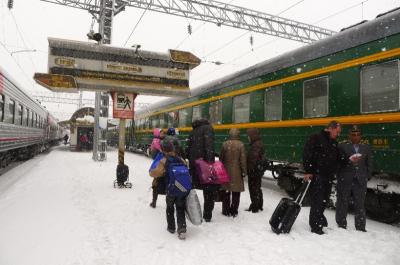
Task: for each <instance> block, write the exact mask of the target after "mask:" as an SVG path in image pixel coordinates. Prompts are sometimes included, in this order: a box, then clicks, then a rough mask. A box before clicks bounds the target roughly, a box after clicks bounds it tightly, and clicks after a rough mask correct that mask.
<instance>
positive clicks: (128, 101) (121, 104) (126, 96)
mask: <svg viewBox="0 0 400 265" xmlns="http://www.w3.org/2000/svg"><path fill="white" fill-rule="evenodd" d="M111 95H112V99H113V117H114V118H119V119H133V116H134V102H135V98H136V94H133V93H125V92H113V93H112V94H111Z"/></svg>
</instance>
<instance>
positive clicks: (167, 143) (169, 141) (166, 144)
mask: <svg viewBox="0 0 400 265" xmlns="http://www.w3.org/2000/svg"><path fill="white" fill-rule="evenodd" d="M161 150H162V151H163V152H164V153H169V152H173V151H174V139H173V138H172V137H170V136H167V137H165V138H164V140H162V141H161Z"/></svg>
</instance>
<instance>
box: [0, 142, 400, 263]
mask: <svg viewBox="0 0 400 265" xmlns="http://www.w3.org/2000/svg"><path fill="white" fill-rule="evenodd" d="M91 156H92V154H91V153H89V152H86V153H85V152H83V153H77V152H70V151H68V150H67V148H66V147H64V146H59V147H56V148H54V149H53V151H52V152H50V153H48V154H43V155H40V156H37V157H35V158H33V159H31V160H29V161H27V162H25V163H23V164H21V165H19V166H18V167H16V168H13V169H12V170H10V171H8V172H7V173H5V174H4V175H2V176H0V264H1V265H56V264H57V265H103V264H104V265H125V264H126V265H128V264H129V265H132V264H149V265H152V264H171V265H175V264H180V265H183V264H190V265H196V264H199V265H200V264H201V265H205V264H221V265H222V264H223V265H225V264H241V265H246V264H268V265H274V264H296V265H302V264H304V265H313V264H315V265H317V264H318V265H321V264H341V265H345V264H349V265H357V264H360V265H361V264H362V265H365V264H388V265H389V264H392V265H395V264H396V265H397V264H399V251H400V228H399V227H395V226H391V225H386V224H382V223H378V222H374V221H372V220H368V221H367V230H368V232H367V233H362V232H358V231H356V230H355V229H354V220H353V219H354V218H353V216H352V215H351V216H349V218H348V222H349V228H348V230H343V229H338V228H337V227H336V225H335V222H334V212H333V211H331V210H328V211H327V213H326V215H327V218H328V222H329V227H328V229H326V230H325V231H326V232H327V234H326V235H323V236H319V235H315V234H312V233H311V232H310V231H309V227H308V212H309V208H303V209H302V211H301V213H300V215H299V217H298V219H297V221H296V223H295V224H294V226H293V229H292V232H291V233H290V234H288V235H275V234H274V233H272V232H271V230H270V228H269V225H268V220H269V217H270V216H271V214H272V212H273V210H274V208H275V207H276V205H277V203H278V202H279V200H280V198H281V197H282V196H283V195H284V194H283V193H282V192H280V191H277V190H276V189H275V190H274V189H266V188H263V192H264V204H265V205H264V211H263V212H261V213H257V214H253V213H250V212H246V211H244V209H245V208H246V207H248V205H249V201H250V199H249V194H248V192H247V191H246V192H244V193H242V196H241V204H240V209H239V216H238V217H237V218H229V217H225V216H223V215H222V214H221V203H216V207H215V210H214V212H213V214H214V216H213V219H212V222H211V223H203V224H202V225H200V226H193V225H191V224H190V223H188V233H187V239H186V240H184V241H183V240H178V238H177V236H176V234H174V235H172V234H170V233H168V232H167V231H166V218H165V197H164V196H160V197H159V200H158V203H157V208H156V209H153V208H150V207H149V202H150V199H151V189H150V185H151V178H150V177H149V176H148V173H147V172H148V168H149V165H150V160H149V159H148V158H146V157H144V156H142V155H137V154H131V153H126V154H125V163H126V164H128V165H129V167H130V171H131V174H130V178H131V181H132V183H133V189H114V188H113V181H114V179H115V169H116V165H117V156H118V153H117V152H116V151H109V152H108V160H107V161H106V162H94V161H92V159H91ZM198 195H199V197H200V200H201V201H202V193H201V192H198Z"/></svg>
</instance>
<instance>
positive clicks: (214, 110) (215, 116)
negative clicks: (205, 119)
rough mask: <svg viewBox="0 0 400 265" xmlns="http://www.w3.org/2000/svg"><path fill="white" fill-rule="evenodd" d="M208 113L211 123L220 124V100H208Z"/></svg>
mask: <svg viewBox="0 0 400 265" xmlns="http://www.w3.org/2000/svg"><path fill="white" fill-rule="evenodd" d="M208 111H209V114H210V123H211V124H221V123H222V101H221V100H218V101H213V102H210V108H209V109H208Z"/></svg>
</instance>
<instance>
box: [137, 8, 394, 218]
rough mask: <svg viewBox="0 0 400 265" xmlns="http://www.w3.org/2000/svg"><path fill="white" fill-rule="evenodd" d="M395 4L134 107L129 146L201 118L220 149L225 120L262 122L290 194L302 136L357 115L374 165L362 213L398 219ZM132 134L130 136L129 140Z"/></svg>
mask: <svg viewBox="0 0 400 265" xmlns="http://www.w3.org/2000/svg"><path fill="white" fill-rule="evenodd" d="M399 61H400V9H396V10H392V11H389V12H387V13H385V14H381V15H379V16H377V18H376V19H374V20H372V21H367V22H363V23H360V24H357V25H355V26H352V27H349V28H346V29H343V30H342V31H341V32H339V33H337V34H335V35H334V36H332V37H329V38H326V39H324V40H321V41H318V42H314V43H312V44H310V45H307V46H304V47H302V48H299V49H296V50H294V51H292V52H289V53H286V54H283V55H281V56H279V57H277V58H273V59H270V60H267V61H265V62H262V63H260V64H257V65H255V66H252V67H249V68H247V69H244V70H242V71H239V72H237V73H235V74H232V75H229V76H227V77H224V78H222V79H219V80H216V81H213V82H211V83H208V84H206V85H203V86H201V87H198V88H196V89H193V90H192V91H191V96H190V97H189V98H185V99H177V98H169V99H167V100H165V101H162V102H160V103H156V104H153V105H152V106H151V107H150V108H149V109H146V111H138V112H137V113H136V116H135V125H132V126H133V127H134V128H130V135H131V137H132V138H131V143H132V146H131V148H134V149H137V148H139V149H142V150H144V151H146V150H147V148H148V146H149V145H150V143H151V140H152V131H153V128H168V127H175V128H178V130H179V132H180V135H179V137H180V139H181V140H182V144H183V145H185V141H184V140H185V139H186V138H187V135H188V133H189V132H190V131H191V129H192V128H191V122H192V121H193V120H196V119H198V118H200V117H202V118H207V119H209V121H210V122H211V123H212V124H213V127H214V129H215V135H216V140H215V144H216V146H215V147H216V150H217V152H219V150H220V147H221V145H222V143H223V141H225V140H226V139H227V137H228V131H229V129H230V128H239V129H241V131H242V140H243V141H244V142H245V143H247V136H246V134H245V130H246V129H247V128H253V127H256V128H259V129H260V130H261V132H262V137H263V138H262V139H263V142H264V144H265V146H266V154H267V156H268V158H269V159H270V160H271V161H273V163H271V170H272V171H273V174H274V176H275V177H276V178H277V179H278V181H277V182H278V185H279V186H280V187H282V188H283V189H285V190H286V191H287V192H288V193H289V194H294V193H295V192H296V190H297V188H298V186H299V184H300V182H301V179H302V174H301V172H302V166H301V161H302V151H303V146H304V143H305V141H306V139H307V137H308V136H309V135H310V134H312V133H314V132H317V131H319V130H321V129H322V128H323V127H324V126H325V125H326V124H327V123H328V122H329V121H331V120H338V121H340V122H341V123H342V124H343V127H344V128H343V133H342V136H341V137H340V139H339V141H342V140H346V139H347V131H348V129H349V128H350V125H352V124H359V125H360V127H361V128H362V131H363V142H364V143H368V144H370V145H371V146H372V148H373V153H374V164H375V172H374V177H373V178H372V179H371V180H370V181H369V182H368V194H367V199H366V208H367V212H368V214H369V215H370V216H371V217H372V218H375V219H378V220H380V221H383V222H396V221H399V220H400V112H399V110H400V100H399V97H400V93H399V90H400V86H399V78H400V74H399V72H400V62H399ZM132 139H134V141H132Z"/></svg>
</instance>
